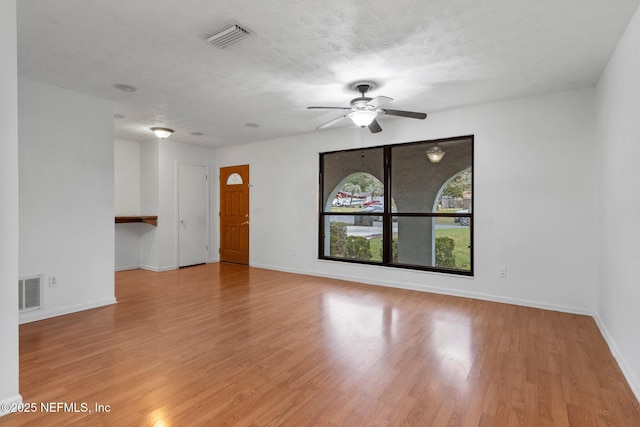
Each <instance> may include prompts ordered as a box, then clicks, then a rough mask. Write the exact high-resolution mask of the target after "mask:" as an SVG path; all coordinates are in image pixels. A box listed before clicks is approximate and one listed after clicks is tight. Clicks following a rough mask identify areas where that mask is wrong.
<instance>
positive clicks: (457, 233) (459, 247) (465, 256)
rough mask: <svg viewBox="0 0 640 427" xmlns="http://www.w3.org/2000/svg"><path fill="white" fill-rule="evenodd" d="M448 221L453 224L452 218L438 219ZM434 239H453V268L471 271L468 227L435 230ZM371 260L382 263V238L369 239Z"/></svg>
mask: <svg viewBox="0 0 640 427" xmlns="http://www.w3.org/2000/svg"><path fill="white" fill-rule="evenodd" d="M439 219H449V220H451V223H453V218H439ZM436 237H449V238H451V239H453V242H454V248H453V254H454V256H455V259H456V264H455V268H456V269H459V270H470V269H471V249H469V246H470V245H471V233H470V231H469V227H463V226H459V227H451V228H441V229H437V230H436ZM393 238H394V240H397V238H398V235H397V233H394V236H393ZM369 245H370V251H371V259H370V261H378V262H381V261H382V237H374V238H371V239H369Z"/></svg>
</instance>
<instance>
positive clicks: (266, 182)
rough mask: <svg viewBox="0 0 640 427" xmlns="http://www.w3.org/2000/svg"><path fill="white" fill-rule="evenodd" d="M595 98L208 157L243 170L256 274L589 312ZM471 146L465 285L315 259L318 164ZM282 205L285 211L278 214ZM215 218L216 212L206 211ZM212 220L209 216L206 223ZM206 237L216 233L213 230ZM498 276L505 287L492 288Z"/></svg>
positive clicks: (567, 95) (530, 103)
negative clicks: (349, 152)
mask: <svg viewBox="0 0 640 427" xmlns="http://www.w3.org/2000/svg"><path fill="white" fill-rule="evenodd" d="M594 99H595V94H594V89H592V88H591V89H583V90H577V91H571V92H564V93H557V94H552V95H546V96H540V97H535V98H528V99H519V100H514V101H509V102H502V103H495V104H489V105H482V106H477V107H470V108H464V109H458V110H453V111H447V112H441V113H436V114H431V115H430V116H429V117H428V118H427V119H426V120H424V121H418V120H411V119H389V120H387V119H383V120H382V121H381V124H382V127H383V128H384V131H383V132H382V133H379V134H375V135H373V134H371V133H369V132H368V130H360V129H359V128H355V127H354V126H350V127H347V128H342V129H334V130H328V131H318V132H313V133H309V134H308V135H305V136H298V137H294V138H287V139H279V140H274V141H269V142H262V143H257V144H250V145H245V146H239V147H228V148H221V149H218V150H217V153H216V156H217V167H220V166H228V165H234V164H243V163H249V164H250V165H251V183H252V184H253V186H252V187H251V199H250V201H251V235H250V252H251V254H250V262H251V264H252V265H254V266H260V267H266V268H272V269H279V270H285V271H294V272H303V273H310V274H317V275H320V276H331V277H340V278H347V279H353V280H357V281H361V282H366V283H372V284H382V285H389V286H398V287H406V288H412V289H418V290H425V291H435V292H444V293H448V294H459V295H466V296H473V297H477V298H487V299H491V300H496V301H505V302H513V303H518V304H526V305H531V306H538V307H545V308H552V309H559V310H563V311H573V312H580V313H591V312H592V311H593V310H594V308H595V289H596V275H597V267H596V265H597V250H596V244H597V236H596V233H595V232H588V230H593V227H594V224H597V221H598V215H597V212H596V210H595V209H596V206H597V204H596V195H595V192H594V188H595V187H596V181H597V180H596V175H595V174H596V166H595V107H594ZM467 134H474V135H475V183H474V197H475V201H474V202H475V212H474V214H475V224H476V225H475V236H474V239H475V243H474V244H475V277H474V278H465V277H458V276H451V275H444V274H438V273H429V272H419V271H412V270H402V269H391V268H382V267H371V266H366V265H356V264H348V263H340V262H331V261H320V260H318V259H317V239H318V237H317V230H318V226H317V221H318V208H317V205H318V200H317V188H318V153H319V152H324V151H331V150H340V149H348V148H357V147H360V146H373V145H381V144H390V143H401V142H409V141H417V140H425V139H434V138H445V137H451V136H459V135H467ZM282 194H288V195H290V194H296V197H295V202H294V203H291V202H288V203H279V200H281V199H282V197H281V196H280V195H282ZM215 211H217V207H216V209H215ZM214 219H216V220H217V217H214ZM215 227H216V228H217V227H218V223H217V222H216V225H215ZM499 266H506V267H507V269H508V277H507V278H506V279H500V278H498V277H497V276H498V268H499Z"/></svg>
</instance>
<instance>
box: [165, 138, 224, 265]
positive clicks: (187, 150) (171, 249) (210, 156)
mask: <svg viewBox="0 0 640 427" xmlns="http://www.w3.org/2000/svg"><path fill="white" fill-rule="evenodd" d="M177 162H181V163H190V164H201V165H205V166H207V167H208V168H209V173H210V174H211V171H212V170H213V165H214V162H215V150H214V149H213V148H207V147H201V146H197V145H191V144H182V143H179V142H175V141H171V140H169V139H166V140H163V141H161V142H160V144H159V162H158V165H159V171H158V184H159V189H160V191H159V197H158V206H159V208H158V230H157V235H156V242H155V245H156V248H157V254H158V264H157V266H156V267H157V268H158V269H159V270H170V269H174V268H177V267H178V255H177V249H178V234H177V224H178V219H177V216H176V215H177V212H176V210H177V203H176V201H177V193H176V191H177V188H176V165H177ZM214 176H215V175H214ZM209 184H210V188H209V195H210V197H209V202H210V209H209V210H210V212H211V214H210V217H215V218H217V215H215V216H214V215H213V212H214V210H213V209H212V208H211V206H212V205H211V203H213V202H214V201H215V194H217V191H216V187H217V180H212V179H209ZM215 212H217V211H215ZM216 230H217V229H214V228H213V227H210V233H209V239H208V240H209V262H213V261H217V260H218V252H217V245H213V246H215V248H214V249H212V248H211V246H212V245H211V242H213V241H215V242H217V239H218V233H217V231H216Z"/></svg>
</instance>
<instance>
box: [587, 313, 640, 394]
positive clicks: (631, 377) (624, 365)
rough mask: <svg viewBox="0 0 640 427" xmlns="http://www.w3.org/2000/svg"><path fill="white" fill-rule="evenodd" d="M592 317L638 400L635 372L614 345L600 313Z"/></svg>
mask: <svg viewBox="0 0 640 427" xmlns="http://www.w3.org/2000/svg"><path fill="white" fill-rule="evenodd" d="M593 318H594V319H595V321H596V324H597V325H598V329H600V333H601V334H602V336H603V337H604V340H605V341H606V342H607V345H608V346H609V350H611V354H613V357H614V359H616V361H617V362H618V366H620V369H621V370H622V375H624V377H625V378H626V379H627V383H629V387H631V391H632V392H633V394H634V395H635V396H636V399H637V400H640V381H638V379H637V378H636V376H635V372H634V371H633V369H632V368H631V365H629V363H628V362H627V360H626V359H625V358H624V355H623V354H622V352H621V351H620V349H619V348H618V346H617V345H616V342H615V340H614V339H613V337H612V336H611V334H610V333H609V330H608V329H607V327H606V326H605V323H604V321H603V320H602V319H601V318H600V315H599V314H598V313H595V315H594V316H593Z"/></svg>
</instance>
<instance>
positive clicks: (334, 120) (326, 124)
mask: <svg viewBox="0 0 640 427" xmlns="http://www.w3.org/2000/svg"><path fill="white" fill-rule="evenodd" d="M345 117H349V115H348V114H345V115H344V116H340V117H338V118H336V119H333V120H331V121H328V122H327V123H325V124H323V125H320V126H318V127H317V128H316V129H324V128H328V127H329V126H331V125H333V124H335V123H338V122H339V121H340V120H342V119H344V118H345Z"/></svg>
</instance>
